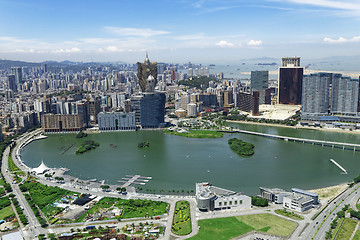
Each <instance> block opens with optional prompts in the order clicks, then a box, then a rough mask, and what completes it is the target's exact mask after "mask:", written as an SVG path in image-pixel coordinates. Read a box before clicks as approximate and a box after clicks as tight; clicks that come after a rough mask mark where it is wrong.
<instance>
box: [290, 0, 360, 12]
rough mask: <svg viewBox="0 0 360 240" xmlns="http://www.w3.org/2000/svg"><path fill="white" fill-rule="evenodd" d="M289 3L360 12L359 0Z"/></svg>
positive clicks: (306, 0)
mask: <svg viewBox="0 0 360 240" xmlns="http://www.w3.org/2000/svg"><path fill="white" fill-rule="evenodd" d="M287 1H289V2H293V3H297V4H307V5H313V6H319V7H327V8H335V9H343V10H352V11H354V10H360V1H359V0H342V1H333V0H287Z"/></svg>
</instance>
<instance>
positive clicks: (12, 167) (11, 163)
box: [8, 154, 25, 176]
mask: <svg viewBox="0 0 360 240" xmlns="http://www.w3.org/2000/svg"><path fill="white" fill-rule="evenodd" d="M8 160H9V171H10V172H12V173H17V174H19V175H21V176H25V173H24V172H23V171H21V170H20V168H18V167H17V166H16V165H15V163H14V161H13V159H12V157H11V154H9V158H8Z"/></svg>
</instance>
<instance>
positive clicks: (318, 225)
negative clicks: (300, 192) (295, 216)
mask: <svg viewBox="0 0 360 240" xmlns="http://www.w3.org/2000/svg"><path fill="white" fill-rule="evenodd" d="M359 187H360V183H358V184H356V185H354V186H353V187H352V188H348V189H347V190H346V191H344V192H343V193H342V194H341V195H339V196H338V197H337V198H335V199H334V200H333V201H332V202H331V203H330V204H329V205H328V206H327V207H326V208H325V209H324V211H322V212H321V213H320V214H319V216H318V217H317V218H316V219H315V220H313V221H310V222H308V223H309V225H308V226H307V228H306V229H305V230H304V231H303V232H302V233H301V234H300V236H299V239H325V233H326V232H327V231H329V229H330V224H331V222H332V221H333V219H335V217H336V213H337V212H339V211H341V209H342V208H343V207H344V206H345V205H346V204H350V205H353V204H354V203H356V201H357V200H358V199H359V197H360V189H359Z"/></svg>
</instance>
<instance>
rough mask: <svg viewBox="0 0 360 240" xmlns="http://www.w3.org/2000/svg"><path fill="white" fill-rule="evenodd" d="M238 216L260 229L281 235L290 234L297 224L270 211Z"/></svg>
mask: <svg viewBox="0 0 360 240" xmlns="http://www.w3.org/2000/svg"><path fill="white" fill-rule="evenodd" d="M236 218H237V219H238V220H239V221H243V222H244V223H246V224H247V225H250V226H251V227H253V228H255V229H256V230H258V231H262V232H267V233H270V234H275V235H280V236H288V235H289V234H290V233H291V232H292V230H293V229H294V228H295V227H296V225H297V224H296V223H295V222H292V221H288V220H286V219H284V218H281V217H277V216H274V215H272V214H269V213H266V214H253V215H245V216H238V217H236ZM267 228H268V229H267Z"/></svg>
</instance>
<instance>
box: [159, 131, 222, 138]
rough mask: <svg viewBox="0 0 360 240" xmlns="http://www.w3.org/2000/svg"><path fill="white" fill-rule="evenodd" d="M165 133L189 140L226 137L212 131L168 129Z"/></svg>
mask: <svg viewBox="0 0 360 240" xmlns="http://www.w3.org/2000/svg"><path fill="white" fill-rule="evenodd" d="M164 133H166V134H172V135H177V136H182V137H189V138H221V137H223V136H224V134H223V133H222V132H217V131H211V130H189V131H185V130H183V131H172V130H170V129H166V130H164Z"/></svg>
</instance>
